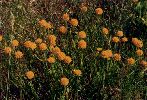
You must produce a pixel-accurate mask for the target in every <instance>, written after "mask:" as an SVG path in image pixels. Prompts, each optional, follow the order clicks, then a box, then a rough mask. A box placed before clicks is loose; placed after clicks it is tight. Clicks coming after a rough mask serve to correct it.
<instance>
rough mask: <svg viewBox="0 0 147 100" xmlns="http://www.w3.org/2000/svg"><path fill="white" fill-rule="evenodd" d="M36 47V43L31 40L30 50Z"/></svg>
mask: <svg viewBox="0 0 147 100" xmlns="http://www.w3.org/2000/svg"><path fill="white" fill-rule="evenodd" d="M36 47H37V46H36V43H34V42H31V45H30V48H31V49H32V50H34V49H35V48H36Z"/></svg>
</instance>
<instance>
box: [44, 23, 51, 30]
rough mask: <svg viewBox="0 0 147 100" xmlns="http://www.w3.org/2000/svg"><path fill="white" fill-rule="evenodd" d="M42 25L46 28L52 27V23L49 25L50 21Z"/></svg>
mask: <svg viewBox="0 0 147 100" xmlns="http://www.w3.org/2000/svg"><path fill="white" fill-rule="evenodd" d="M44 27H45V28H46V29H51V28H52V25H51V23H46V24H45V25H44Z"/></svg>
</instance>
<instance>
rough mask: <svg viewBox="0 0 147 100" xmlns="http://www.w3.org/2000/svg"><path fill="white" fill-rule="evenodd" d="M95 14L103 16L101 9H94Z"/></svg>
mask: <svg viewBox="0 0 147 100" xmlns="http://www.w3.org/2000/svg"><path fill="white" fill-rule="evenodd" d="M95 12H96V14H97V15H101V14H103V10H102V8H97V9H95Z"/></svg>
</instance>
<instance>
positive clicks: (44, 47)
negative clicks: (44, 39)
mask: <svg viewBox="0 0 147 100" xmlns="http://www.w3.org/2000/svg"><path fill="white" fill-rule="evenodd" d="M39 49H40V50H46V49H47V45H46V44H45V43H41V44H39Z"/></svg>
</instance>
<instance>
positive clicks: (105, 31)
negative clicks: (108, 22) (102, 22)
mask: <svg viewBox="0 0 147 100" xmlns="http://www.w3.org/2000/svg"><path fill="white" fill-rule="evenodd" d="M102 33H103V34H104V35H107V34H108V33H109V30H108V29H107V28H105V27H103V28H102Z"/></svg>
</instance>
